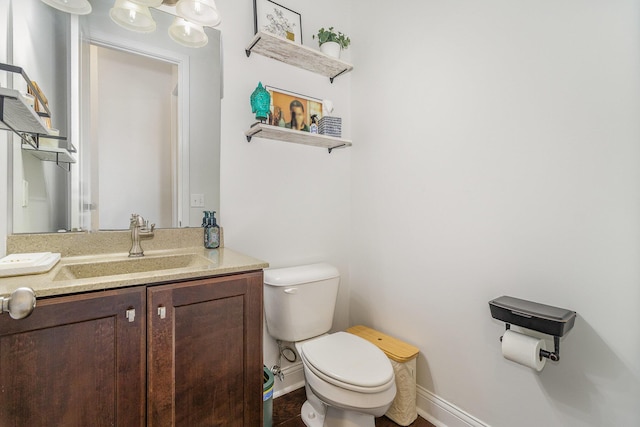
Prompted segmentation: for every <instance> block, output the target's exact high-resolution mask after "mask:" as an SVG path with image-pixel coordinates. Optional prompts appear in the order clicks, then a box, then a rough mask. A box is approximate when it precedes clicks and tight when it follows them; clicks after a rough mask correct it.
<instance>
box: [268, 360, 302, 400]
mask: <svg viewBox="0 0 640 427" xmlns="http://www.w3.org/2000/svg"><path fill="white" fill-rule="evenodd" d="M282 373H283V374H284V381H280V380H279V379H278V378H277V377H276V378H275V379H274V383H273V398H274V399H275V398H276V397H280V396H282V395H283V394H287V393H289V392H292V391H294V390H297V389H299V388H302V387H304V370H303V369H302V362H298V363H294V364H293V365H291V366H287V367H286V368H283V369H282Z"/></svg>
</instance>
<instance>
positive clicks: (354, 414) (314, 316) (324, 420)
mask: <svg viewBox="0 0 640 427" xmlns="http://www.w3.org/2000/svg"><path fill="white" fill-rule="evenodd" d="M264 278H265V280H264V284H265V288H264V291H265V293H264V301H265V303H264V304H265V317H266V321H267V322H266V323H267V329H268V331H269V334H270V335H271V336H272V337H273V338H275V339H278V340H282V341H288V342H293V343H294V344H295V347H296V350H297V352H298V354H299V355H300V358H301V359H302V364H303V369H304V376H305V389H306V394H307V401H306V402H305V403H304V405H303V406H302V410H301V416H302V420H303V422H304V423H305V425H306V426H308V427H374V425H375V421H374V417H379V416H382V415H384V413H385V412H386V411H387V409H389V407H390V406H391V403H392V401H393V398H394V397H395V394H396V385H395V377H394V372H393V367H392V366H391V362H389V359H388V358H387V357H386V355H385V354H384V353H383V352H382V351H381V350H380V349H379V348H378V347H377V346H375V345H373V344H371V343H370V342H368V341H367V340H365V339H363V338H360V337H358V336H356V335H352V334H349V333H347V332H336V333H333V334H328V333H327V332H328V331H329V330H330V329H331V325H332V321H333V312H334V307H335V301H336V297H337V293H338V284H339V281H340V276H339V273H338V270H337V269H336V268H335V267H333V266H331V265H329V264H324V263H322V264H312V265H307V266H299V267H291V268H280V269H270V270H265V273H264Z"/></svg>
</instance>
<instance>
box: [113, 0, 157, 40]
mask: <svg viewBox="0 0 640 427" xmlns="http://www.w3.org/2000/svg"><path fill="white" fill-rule="evenodd" d="M109 16H110V17H111V19H112V20H113V22H115V23H116V24H118V25H119V26H121V27H122V28H126V29H127V30H129V31H135V32H138V33H151V32H153V31H155V29H156V22H155V21H154V20H153V17H152V16H151V12H149V8H148V7H146V6H141V5H139V4H137V3H133V2H131V1H128V0H116V3H115V4H114V6H113V8H111V10H109Z"/></svg>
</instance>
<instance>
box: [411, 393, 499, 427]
mask: <svg viewBox="0 0 640 427" xmlns="http://www.w3.org/2000/svg"><path fill="white" fill-rule="evenodd" d="M417 395H418V396H417V398H418V401H417V407H418V414H419V415H420V416H421V417H422V418H424V419H425V420H427V421H429V422H430V423H431V424H433V425H434V426H436V427H490V426H489V424H486V423H484V422H482V421H480V420H479V419H477V418H476V417H474V416H473V415H471V414H469V413H467V412H465V411H463V410H462V409H460V408H458V407H457V406H456V405H454V404H452V403H449V402H447V401H446V400H444V399H442V398H441V397H439V396H437V395H435V394H433V393H432V392H430V391H429V390H427V389H426V388H424V387H420V386H417Z"/></svg>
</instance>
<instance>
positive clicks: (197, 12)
mask: <svg viewBox="0 0 640 427" xmlns="http://www.w3.org/2000/svg"><path fill="white" fill-rule="evenodd" d="M176 12H177V14H178V16H179V17H181V18H184V19H186V20H188V21H190V22H192V23H194V24H198V25H202V26H207V27H215V26H216V25H218V24H220V14H219V13H218V8H217V7H216V4H215V1H214V0H180V1H179V2H178V3H177V4H176Z"/></svg>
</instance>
